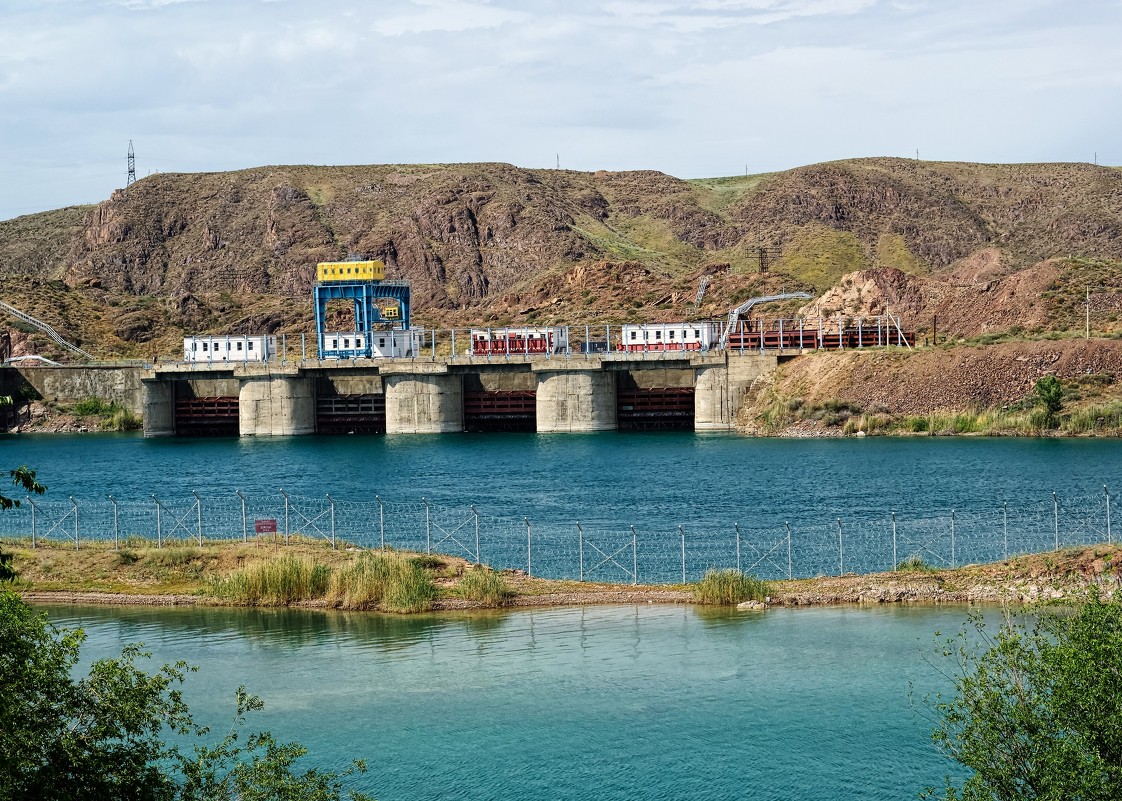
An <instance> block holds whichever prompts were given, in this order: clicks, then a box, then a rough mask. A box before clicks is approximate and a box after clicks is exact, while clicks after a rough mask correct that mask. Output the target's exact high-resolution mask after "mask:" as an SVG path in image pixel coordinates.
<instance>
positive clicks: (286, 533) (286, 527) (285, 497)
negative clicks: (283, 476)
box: [273, 490, 288, 545]
mask: <svg viewBox="0 0 1122 801" xmlns="http://www.w3.org/2000/svg"><path fill="white" fill-rule="evenodd" d="M280 494H281V495H283V496H284V544H285V545H288V493H287V492H285V491H284V490H281V491H280ZM273 540H274V542H275V541H276V537H273Z"/></svg>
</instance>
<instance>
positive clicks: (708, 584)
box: [693, 570, 771, 606]
mask: <svg viewBox="0 0 1122 801" xmlns="http://www.w3.org/2000/svg"><path fill="white" fill-rule="evenodd" d="M693 594H694V598H696V599H697V602H698V603H701V604H719V605H724V606H731V605H732V604H738V603H741V602H743V601H762V600H764V599H765V598H767V597H768V596H769V595H771V588H770V587H769V586H768V583H767V582H766V581H763V580H761V579H758V578H756V577H755V576H748V575H745V574H744V573H741V572H740V571H739V570H709V571H707V572H706V573H705V575H704V576H703V577H702V579H701V581H700V582H698V584H697V586H696V587H694V591H693Z"/></svg>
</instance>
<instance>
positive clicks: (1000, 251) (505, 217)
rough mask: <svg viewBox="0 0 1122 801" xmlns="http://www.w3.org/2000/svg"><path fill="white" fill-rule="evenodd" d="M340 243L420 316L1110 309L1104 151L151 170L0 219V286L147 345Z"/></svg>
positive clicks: (210, 323)
mask: <svg viewBox="0 0 1122 801" xmlns="http://www.w3.org/2000/svg"><path fill="white" fill-rule="evenodd" d="M761 249H763V253H764V254H765V256H766V258H765V259H764V260H763V262H764V263H763V265H761V257H760V254H761ZM352 254H354V255H362V256H367V257H373V258H380V259H383V260H384V261H385V262H386V264H387V266H388V273H389V276H390V277H392V278H404V279H408V280H410V281H411V282H412V283H413V288H414V313H415V318H416V319H417V321H419V322H421V323H425V324H429V325H440V326H448V325H464V324H471V323H474V322H487V323H489V324H492V325H495V324H505V323H535V322H540V323H547V322H578V321H580V322H585V321H593V322H622V321H630V320H673V319H682V318H691V319H696V318H714V317H719V316H721V315H723V313H724V312H725V311H726V310H727V309H728V307H729V306H730V305H732V304H734V303H737V302H739V301H741V300H743V299H745V298H748V297H751V296H754V295H762V294H769V293H773V292H777V291H781V290H788V291H790V290H796V289H802V290H809V291H812V292H813V293H814V294H816V295H820V296H821V297H820V298H819V300H817V301H815V303H813V304H810V305H809V306H807V307H805V308H804V309H802V313H804V314H808V315H814V316H817V315H818V314H837V313H841V314H846V315H852V316H867V315H872V314H876V313H880V312H881V311H883V310H884V309H885V308H887V309H889V310H890V311H892V312H894V313H900V314H902V315H903V316H904V318H905V324H906V325H908V326H909V327H916V328H918V329H920V330H922V331H924V332H928V333H929V332H930V329H931V328H932V326H933V325H934V326H935V327H937V329H938V332H939V333H941V334H944V335H948V336H953V337H956V338H972V337H979V336H983V337H985V336H995V335H1008V334H1010V333H1011V334H1012V335H1013V336H1019V335H1021V334H1023V333H1033V332H1036V333H1040V332H1048V331H1056V330H1078V329H1080V328H1081V326H1082V325H1083V324H1084V319H1083V314H1084V301H1085V296H1086V295H1087V294H1088V288H1089V287H1090V288H1092V289H1091V290H1090V294H1091V296H1092V303H1091V307H1092V313H1093V324H1094V327H1095V329H1096V331H1099V332H1111V331H1113V328H1114V325H1115V321H1116V319H1117V311H1118V310H1119V307H1120V304H1119V303H1117V302H1116V301H1117V299H1118V298H1122V293H1120V292H1117V290H1120V289H1122V269H1120V262H1119V260H1120V259H1122V173H1119V172H1118V171H1117V170H1114V169H1111V168H1106V167H1095V166H1092V165H1086V164H1043V165H978V164H956V163H929V162H916V161H909V160H903V159H861V160H853V161H845V162H835V163H830V164H822V165H814V166H810V167H803V168H799V169H795V170H790V171H787V172H782V173H775V174H771V175H764V176H749V177H743V178H722V179H709V180H696V181H682V180H679V179H676V178H672V177H670V176H667V175H664V174H662V173H658V172H650V171H645V172H628V173H608V172H597V173H578V172H571V171H562V170H526V169H520V168H517V167H513V166H510V165H506V164H468V165H405V166H403V165H396V166H394V165H390V166H354V167H300V166H297V167H261V168H255V169H249V170H242V171H238V172H230V173H213V174H190V175H176V174H159V175H153V176H149V177H148V178H145V179H143V180H141V181H139V182H137V183H136V184H134V185H133V186H132V187H130V188H129V191H128V193H127V194H126V193H125V192H123V191H118V192H116V193H114V195H113V196H112V197H111V198H109V199H108V200H106V201H105V202H103V203H100V204H98V205H97V206H95V207H85V208H70V209H62V210H59V211H53V212H46V213H43V214H37V215H29V216H26V217H21V218H17V219H14V220H8V221H4V222H0V298H3V299H4V300H6V301H7V302H9V303H12V304H13V305H15V306H17V307H19V308H22V309H24V310H26V311H29V312H31V313H33V314H36V315H37V316H40V317H42V318H44V319H45V320H47V321H48V322H50V323H51V324H52V325H54V326H55V327H56V328H58V329H59V330H60V332H62V333H63V334H64V335H65V336H68V337H70V338H71V339H72V340H74V341H77V342H78V343H80V344H81V345H83V346H84V347H86V348H87V349H88V350H91V351H92V352H94V353H97V354H99V355H103V356H111V355H139V354H157V353H165V354H167V353H172V352H175V350H176V349H177V348H176V340H177V339H178V338H179V337H181V336H182V335H183V334H184V333H185V332H202V331H211V332H216V333H231V334H235V333H257V332H262V331H272V332H279V331H288V332H298V331H309V330H310V329H311V303H310V285H311V280H312V275H313V271H314V266H315V263H316V262H317V261H321V260H327V259H339V258H343V257H346V256H348V255H352ZM761 266H766V268H767V271H766V272H763V271H761ZM705 275H708V276H709V279H710V281H709V287H708V289H707V291H706V294H705V297H704V298H703V300H702V303H701V305H700V307H698V308H695V306H694V300H695V297H696V294H697V288H698V282H699V280H700V279H701V277H702V276H705ZM768 313H769V314H772V313H776V314H777V313H786V314H795V313H798V309H797V308H796V306H795V305H789V306H787V307H779V308H777V309H774V310H769V311H768ZM16 340H17V346H18V347H20V348H23V349H25V350H31V351H38V352H41V353H44V354H46V355H50V354H51V353H52V352H53V349H52V348H51V347H50V346H49V345H47V344H46V343H44V342H40V341H38V340H36V339H35V338H33V337H32V338H31V339H30V340H29V339H28V338H26V337H20V336H18V335H17V337H16Z"/></svg>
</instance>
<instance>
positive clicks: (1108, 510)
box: [1103, 484, 1114, 545]
mask: <svg viewBox="0 0 1122 801" xmlns="http://www.w3.org/2000/svg"><path fill="white" fill-rule="evenodd" d="M1103 492H1104V493H1106V541H1107V543H1108V544H1111V545H1113V544H1114V537H1113V536H1112V535H1111V533H1110V490H1108V489H1107V488H1106V484H1103Z"/></svg>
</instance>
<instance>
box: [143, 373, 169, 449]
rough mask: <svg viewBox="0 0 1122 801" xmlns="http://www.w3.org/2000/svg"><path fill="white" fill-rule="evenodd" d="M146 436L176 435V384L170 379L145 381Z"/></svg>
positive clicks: (144, 411) (144, 412)
mask: <svg viewBox="0 0 1122 801" xmlns="http://www.w3.org/2000/svg"><path fill="white" fill-rule="evenodd" d="M143 387H144V409H143V414H144V436H146V437H173V436H175V384H173V383H171V382H170V381H155V380H151V381H145V382H144V383H143Z"/></svg>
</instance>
